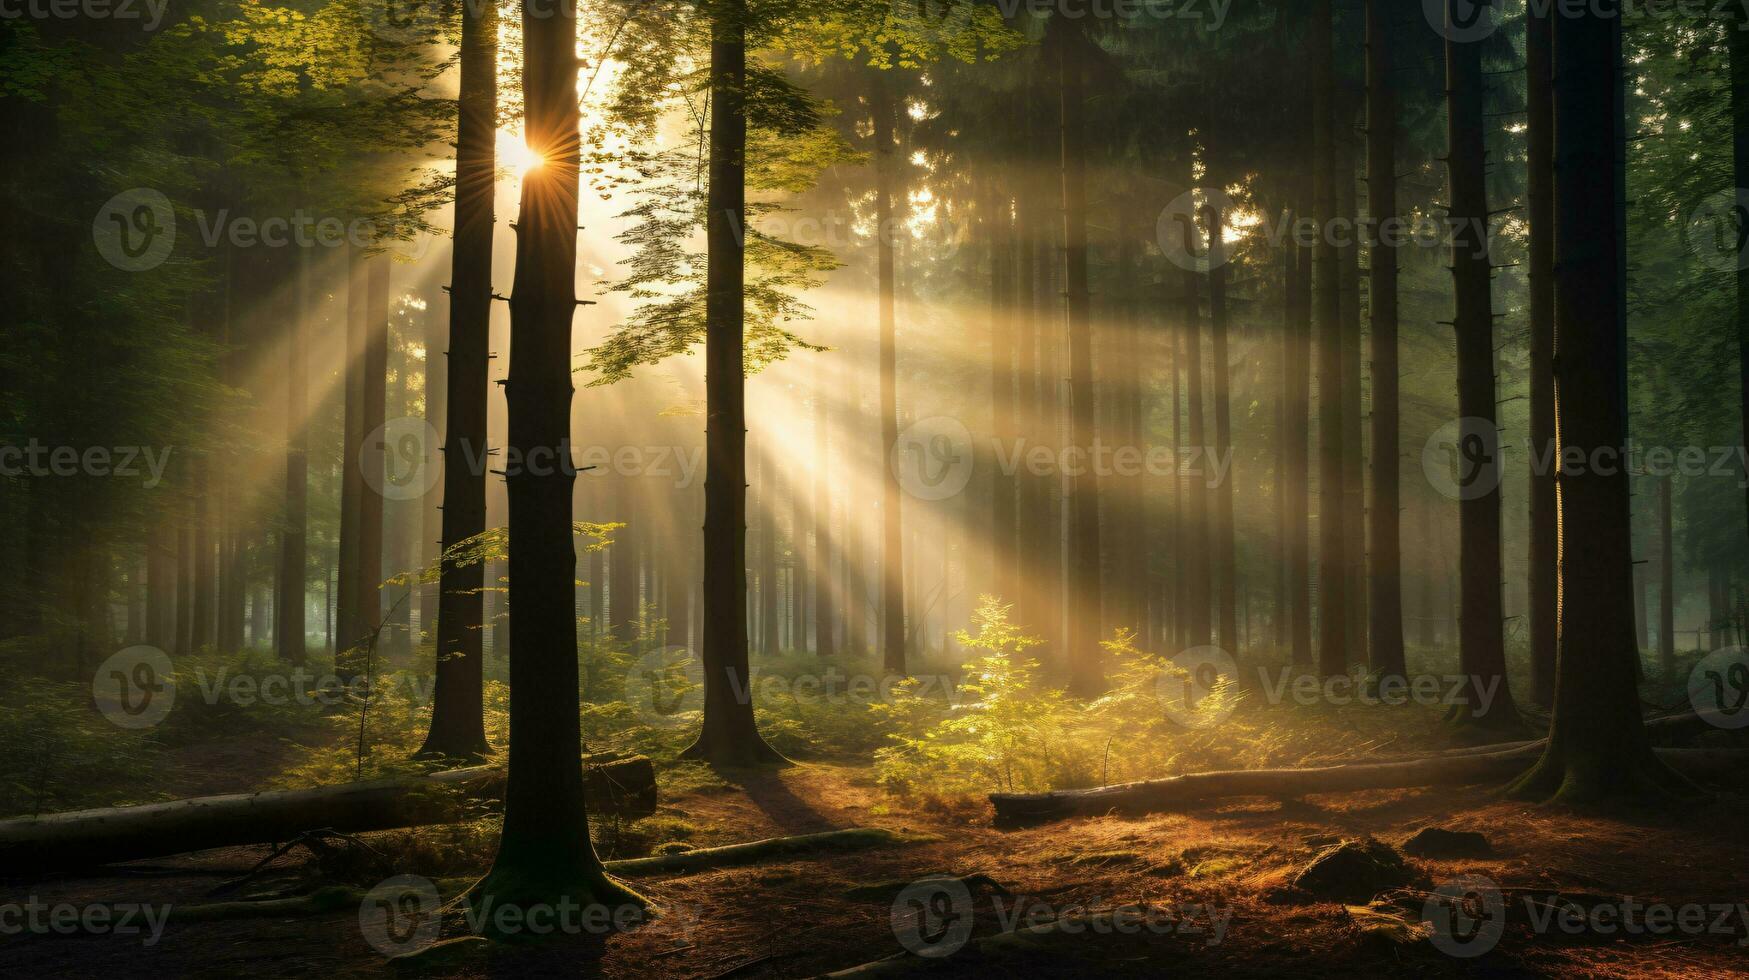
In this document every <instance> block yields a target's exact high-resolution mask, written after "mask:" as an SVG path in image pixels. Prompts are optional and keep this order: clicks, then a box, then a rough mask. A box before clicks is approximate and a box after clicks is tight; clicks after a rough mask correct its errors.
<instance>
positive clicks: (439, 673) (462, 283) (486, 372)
mask: <svg viewBox="0 0 1749 980" xmlns="http://www.w3.org/2000/svg"><path fill="white" fill-rule="evenodd" d="M460 60H461V95H460V110H459V111H460V121H459V123H458V128H457V132H456V200H455V235H454V249H453V251H452V253H451V256H450V288H449V350H448V351H447V352H446V353H445V355H444V356H445V357H446V359H447V360H446V362H445V365H446V366H445V371H444V382H445V385H444V395H443V398H444V418H443V428H444V433H443V447H444V448H443V459H444V467H443V510H442V512H441V516H440V523H441V525H442V531H441V542H440V547H441V548H442V549H443V550H444V551H448V549H450V548H452V547H454V546H455V545H457V544H459V543H461V542H463V541H466V540H467V539H469V538H471V537H474V536H476V535H479V534H482V533H484V532H485V530H486V474H485V467H484V465H483V464H484V461H485V459H486V415H487V394H488V391H489V390H490V381H491V376H490V364H491V356H492V354H491V345H492V340H491V321H492V234H493V224H494V211H493V196H494V194H495V191H496V176H497V175H496V167H497V163H496V161H497V136H498V127H497V120H496V118H495V117H496V114H497V106H498V79H497V71H498V67H497V66H498V10H497V7H496V6H495V5H494V4H490V3H487V4H479V5H475V4H472V3H464V4H463V5H462V39H461V52H460ZM425 356H426V357H427V358H435V357H436V356H437V355H436V352H435V351H431V350H427V351H426V355H425ZM348 468H349V469H353V467H348ZM485 571H486V569H485V562H470V563H468V564H465V565H458V564H456V563H455V562H453V561H446V560H444V559H443V558H442V557H441V555H440V557H439V560H438V597H437V629H436V645H437V664H436V673H435V676H434V677H433V688H432V694H431V697H432V702H431V728H430V730H429V732H428V733H427V734H426V736H425V744H424V745H423V746H421V747H420V749H419V754H420V755H425V756H433V755H436V756H448V757H450V758H473V757H476V756H480V755H484V754H487V753H489V752H491V750H492V747H491V745H490V744H489V743H488V742H487V740H486V727H485V718H484V711H485V708H484V696H485V695H484V686H485V682H484V657H483V652H482V650H481V645H482V644H481V641H482V635H481V634H482V626H483V625H484V595H483V594H482V592H481V590H482V589H483V588H484V587H485V584H486V574H485ZM341 595H342V596H344V595H345V592H344V590H342V592H341ZM342 635H344V634H342Z"/></svg>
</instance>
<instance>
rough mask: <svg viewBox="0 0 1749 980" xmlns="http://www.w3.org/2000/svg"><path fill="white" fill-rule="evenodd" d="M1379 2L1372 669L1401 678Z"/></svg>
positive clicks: (1372, 166) (1387, 119)
mask: <svg viewBox="0 0 1749 980" xmlns="http://www.w3.org/2000/svg"><path fill="white" fill-rule="evenodd" d="M1385 7H1386V4H1385V3H1384V0H1367V4H1366V78H1367V111H1366V135H1367V141H1366V148H1367V158H1366V188H1367V190H1366V193H1367V201H1366V207H1367V212H1368V215H1369V217H1371V219H1372V221H1373V228H1372V232H1373V233H1372V249H1371V251H1370V252H1369V253H1368V260H1369V261H1370V263H1371V267H1372V283H1371V296H1370V299H1371V307H1372V480H1373V484H1372V486H1373V489H1372V509H1371V510H1370V511H1369V512H1368V516H1369V518H1370V530H1371V534H1372V544H1371V550H1370V551H1369V552H1368V557H1369V559H1370V560H1369V562H1368V564H1369V566H1370V569H1371V581H1370V587H1371V591H1372V595H1371V601H1370V602H1369V603H1368V606H1367V609H1368V613H1369V614H1370V625H1371V629H1370V630H1369V632H1370V633H1371V636H1370V637H1369V641H1368V644H1367V649H1368V650H1369V652H1370V653H1371V655H1372V672H1373V674H1374V675H1375V676H1379V677H1403V676H1404V675H1405V674H1406V673H1407V672H1408V666H1407V664H1406V662H1405V658H1404V652H1403V554H1402V543H1401V535H1400V531H1401V527H1402V523H1401V522H1402V495H1401V492H1400V488H1399V479H1400V477H1401V475H1402V474H1401V469H1400V465H1401V464H1400V457H1401V455H1402V450H1401V449H1400V448H1399V438H1398V436H1399V426H1400V424H1401V423H1400V422H1399V421H1398V413H1397V397H1398V396H1397V373H1398V363H1397V249H1396V246H1395V244H1394V240H1388V233H1389V232H1390V231H1391V230H1392V227H1393V226H1394V225H1395V223H1396V222H1397V221H1398V220H1399V219H1398V217H1397V99H1396V88H1395V86H1396V79H1395V77H1394V76H1393V74H1392V73H1393V71H1394V69H1393V68H1392V66H1391V41H1392V39H1391V34H1390V22H1389V19H1388V18H1387V14H1386V9H1385Z"/></svg>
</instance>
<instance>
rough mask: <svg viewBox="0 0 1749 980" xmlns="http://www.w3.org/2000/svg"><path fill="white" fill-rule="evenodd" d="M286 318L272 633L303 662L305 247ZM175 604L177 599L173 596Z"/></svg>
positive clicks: (286, 652) (287, 653) (285, 652)
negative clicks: (281, 506) (280, 518)
mask: <svg viewBox="0 0 1749 980" xmlns="http://www.w3.org/2000/svg"><path fill="white" fill-rule="evenodd" d="M296 261H297V263H298V272H297V276H296V277H295V278H294V279H293V286H292V289H293V292H294V293H295V297H294V301H293V303H292V312H291V318H292V322H291V324H290V326H289V327H288V328H287V330H286V372H285V393H286V394H285V525H284V526H283V527H282V528H281V529H280V542H279V601H278V604H277V606H276V609H277V612H276V613H275V615H274V623H273V625H274V631H275V633H276V639H277V642H276V643H275V646H276V647H277V648H278V651H279V656H280V659H282V660H288V661H290V662H292V663H294V664H302V663H303V662H304V562H305V556H306V550H305V548H306V541H305V528H306V524H307V523H308V508H309V448H308V447H309V418H308V415H309V413H308V412H307V411H306V409H305V388H306V386H307V381H306V380H305V369H306V365H305V363H304V357H305V355H304V318H305V313H306V311H307V310H308V309H309V291H310V289H311V288H312V286H311V284H310V276H309V264H310V257H309V249H299V250H298V256H297V259H296ZM177 602H178V604H179V605H181V604H182V600H181V598H180V597H178V600H177Z"/></svg>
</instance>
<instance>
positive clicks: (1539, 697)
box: [1524, 8, 1560, 708]
mask: <svg viewBox="0 0 1749 980" xmlns="http://www.w3.org/2000/svg"><path fill="white" fill-rule="evenodd" d="M1524 23H1525V28H1524V74H1525V82H1524V84H1525V99H1524V107H1525V128H1526V134H1525V140H1526V168H1527V170H1528V172H1529V174H1528V181H1527V183H1526V188H1525V190H1526V195H1525V196H1526V202H1525V203H1526V205H1527V211H1528V214H1527V219H1528V221H1529V224H1530V243H1529V251H1530V255H1529V264H1530V309H1529V315H1530V445H1531V452H1532V453H1533V454H1534V456H1535V458H1542V457H1543V455H1544V454H1546V453H1547V451H1548V449H1549V448H1550V447H1552V446H1553V445H1554V444H1555V365H1554V356H1555V238H1554V232H1555V229H1554V217H1555V215H1554V210H1555V200H1554V193H1555V156H1554V136H1555V119H1554V115H1555V105H1554V87H1553V86H1554V50H1553V48H1552V45H1553V42H1554V35H1553V33H1552V31H1553V26H1552V25H1551V24H1550V22H1549V16H1548V13H1547V12H1546V11H1544V12H1541V13H1539V12H1538V11H1537V10H1536V9H1534V8H1532V9H1530V10H1528V11H1527V12H1526V14H1525V22H1524ZM1555 520H1556V513H1555V475H1554V473H1553V472H1551V471H1549V470H1547V469H1546V468H1541V467H1532V468H1531V473H1530V554H1529V559H1528V560H1529V567H1528V569H1527V575H1528V576H1529V580H1530V581H1529V591H1530V595H1529V601H1530V610H1529V614H1530V698H1531V700H1532V701H1534V702H1535V703H1536V704H1538V705H1540V706H1542V707H1544V708H1548V707H1552V706H1553V705H1554V703H1555V650H1556V630H1557V619H1558V617H1559V609H1558V606H1557V602H1558V596H1559V592H1558V591H1557V590H1558V588H1559V582H1558V581H1557V576H1558V574H1559V566H1560V545H1559V539H1558V532H1557V529H1556V526H1555Z"/></svg>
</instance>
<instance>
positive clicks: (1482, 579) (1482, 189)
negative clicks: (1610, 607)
mask: <svg viewBox="0 0 1749 980" xmlns="http://www.w3.org/2000/svg"><path fill="white" fill-rule="evenodd" d="M1466 2H1467V0H1451V3H1452V4H1453V8H1452V10H1453V15H1454V16H1455V13H1456V5H1457V4H1460V3H1466ZM1445 55H1446V97H1447V100H1448V106H1449V111H1448V120H1449V123H1448V125H1449V138H1448V145H1449V149H1448V154H1449V156H1448V158H1447V160H1448V166H1449V169H1450V172H1451V218H1452V222H1453V224H1454V226H1455V228H1456V232H1455V234H1454V236H1453V239H1452V252H1451V270H1452V279H1453V281H1454V289H1455V293H1456V296H1457V311H1456V316H1455V317H1454V318H1453V327H1454V330H1455V331H1456V333H1457V389H1458V390H1457V395H1458V416H1459V419H1460V422H1459V432H1458V446H1457V452H1458V455H1459V466H1460V467H1461V468H1462V469H1461V472H1460V474H1459V477H1460V478H1459V481H1458V484H1457V488H1456V489H1457V494H1458V524H1459V543H1458V562H1459V577H1460V590H1459V591H1460V597H1461V598H1460V601H1461V603H1462V607H1461V611H1460V615H1459V622H1458V633H1459V638H1458V669H1459V673H1461V674H1463V675H1464V678H1465V683H1466V693H1465V701H1464V703H1461V704H1457V705H1454V706H1453V710H1454V714H1453V718H1454V720H1456V721H1458V722H1460V723H1462V724H1465V725H1477V726H1481V727H1485V728H1491V729H1509V728H1514V727H1517V725H1518V724H1519V722H1518V717H1517V712H1516V711H1515V710H1514V708H1513V703H1512V696H1511V689H1510V687H1509V686H1508V684H1507V680H1506V637H1505V611H1504V609H1503V608H1502V601H1503V596H1502V594H1501V593H1502V583H1501V580H1500V576H1501V554H1500V459H1499V439H1498V436H1497V434H1496V433H1497V427H1498V424H1499V423H1498V422H1497V421H1496V416H1497V408H1496V404H1497V400H1496V398H1497V396H1496V394H1495V382H1494V308H1493V298H1492V288H1491V285H1490V282H1489V279H1490V277H1491V276H1492V275H1493V272H1492V270H1491V269H1490V268H1489V265H1490V259H1489V256H1488V235H1487V231H1486V228H1487V222H1488V186H1487V151H1486V145H1485V140H1484V137H1483V129H1482V126H1483V120H1484V118H1485V117H1484V115H1483V95H1484V90H1483V75H1482V48H1481V46H1480V45H1478V44H1475V43H1472V42H1468V41H1458V40H1449V39H1448V40H1447V41H1446V44H1445ZM1630 632H1631V630H1630ZM1489 683H1498V685H1499V691H1498V693H1497V694H1495V695H1494V697H1493V699H1492V701H1488V700H1486V699H1485V696H1484V695H1483V694H1482V690H1481V686H1482V685H1484V684H1489Z"/></svg>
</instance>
